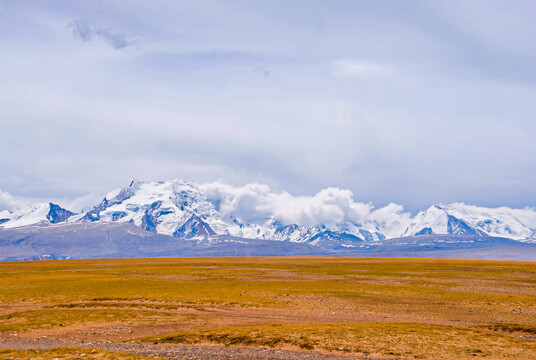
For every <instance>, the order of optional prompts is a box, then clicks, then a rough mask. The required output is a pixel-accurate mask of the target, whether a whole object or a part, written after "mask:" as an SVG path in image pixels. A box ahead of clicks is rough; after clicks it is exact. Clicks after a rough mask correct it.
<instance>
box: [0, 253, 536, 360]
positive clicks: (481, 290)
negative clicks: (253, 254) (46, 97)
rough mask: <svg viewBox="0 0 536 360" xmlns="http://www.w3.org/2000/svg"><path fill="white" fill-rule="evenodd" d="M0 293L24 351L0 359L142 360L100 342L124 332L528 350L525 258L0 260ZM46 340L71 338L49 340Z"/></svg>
mask: <svg viewBox="0 0 536 360" xmlns="http://www.w3.org/2000/svg"><path fill="white" fill-rule="evenodd" d="M0 290H1V291H0V345H1V344H2V342H3V343H5V344H9V347H12V348H13V347H18V345H17V344H19V343H20V344H21V347H20V349H25V350H13V349H11V350H0V359H8V358H12V359H17V358H19V359H26V358H28V359H54V358H58V359H82V358H83V359H147V357H143V356H140V355H136V354H132V353H130V354H127V353H123V354H122V355H121V354H119V353H117V352H115V353H112V352H107V351H104V350H101V349H103V347H99V346H98V344H110V343H111V344H131V342H132V341H134V342H135V343H136V344H138V343H139V344H140V348H143V346H147V347H151V346H153V347H154V346H176V345H175V344H189V346H191V345H194V346H208V345H210V346H220V347H229V349H232V348H234V347H247V348H251V349H254V348H255V349H259V347H263V348H268V349H271V348H274V349H280V350H281V351H289V354H304V353H315V354H320V355H322V354H326V356H327V355H329V356H334V357H335V356H336V357H351V358H352V357H354V358H370V359H467V358H486V359H505V358H506V359H508V358H509V359H536V264H535V263H528V262H525V263H524V262H504V261H480V260H478V261H477V260H436V259H381V258H374V259H370V258H351V259H350V258H191V259H125V260H115V259H114V260H73V261H39V262H5V263H0ZM32 341H33V342H34V343H35V344H37V345H38V346H37V345H36V349H31V346H30V348H29V345H28V344H30V345H31V344H32ZM47 341H50V344H51V345H50V347H55V345H54V344H56V343H55V342H54V341H64V342H69V344H74V345H73V346H80V347H71V348H64V347H62V348H52V349H46V347H47V346H46V344H47ZM88 343H89V344H92V345H93V346H94V347H96V348H93V349H89V348H86V347H85V346H86V345H87V344H88ZM22 344H24V346H22ZM84 344H86V345H84ZM95 344H97V345H95ZM155 344H156V345H155ZM164 344H166V345H164ZM167 344H169V345H167ZM118 346H119V345H118ZM3 347H4V348H5V347H6V346H3ZM37 347H39V348H40V349H37ZM162 348H163V347H162ZM90 350H91V351H92V352H90ZM141 353H143V352H139V354H141ZM82 355H83V356H82ZM230 356H231V355H230ZM296 356H298V355H296ZM163 357H164V356H163ZM164 358H165V357H164ZM175 358H181V357H180V356H177V357H175ZM198 358H199V357H198ZM206 358H207V359H208V358H211V357H210V356H207V357H206ZM222 358H223V357H222ZM235 358H236V357H235ZM259 358H261V357H259ZM267 358H268V357H267Z"/></svg>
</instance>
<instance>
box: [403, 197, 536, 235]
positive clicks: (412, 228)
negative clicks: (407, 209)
mask: <svg viewBox="0 0 536 360" xmlns="http://www.w3.org/2000/svg"><path fill="white" fill-rule="evenodd" d="M516 213H519V214H520V215H524V216H525V217H527V215H526V214H529V216H531V213H532V216H533V217H534V215H533V214H534V211H533V210H531V209H523V210H520V209H510V208H504V207H503V208H497V209H492V208H483V207H477V206H472V205H465V204H460V203H455V204H449V205H434V206H432V207H430V208H428V209H427V210H425V211H421V212H419V213H418V214H417V215H416V216H415V217H414V218H413V220H412V222H411V224H410V225H409V226H408V228H407V229H406V231H405V232H404V233H403V236H413V235H428V234H451V235H480V236H485V235H487V236H498V237H506V238H511V239H514V240H527V239H529V240H531V239H533V238H534V237H535V231H534V229H532V228H531V227H529V226H528V225H527V224H525V223H524V222H523V221H522V220H520V218H518V217H517V216H516Z"/></svg>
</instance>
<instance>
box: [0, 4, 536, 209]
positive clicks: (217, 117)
mask: <svg viewBox="0 0 536 360" xmlns="http://www.w3.org/2000/svg"><path fill="white" fill-rule="evenodd" d="M535 17H536V3H535V2H529V1H485V2H480V1H444V2H443V1H434V2H424V1H408V2H405V1H398V0H397V1H348V0H340V1H339V0H333V1H287V0H285V1H249V0H248V1H188V2H186V1H185V2H182V1H128V2H124V1H98V0H95V1H68V2H67V1H43V0H39V1H19V0H17V1H9V0H7V1H6V0H4V1H0V191H1V192H0V205H1V202H2V201H3V200H2V199H4V200H5V201H11V202H14V201H17V200H16V199H18V198H20V197H22V198H32V199H39V198H43V199H75V198H79V200H77V201H78V202H83V201H86V200H87V201H89V199H92V198H93V197H95V196H97V197H100V196H101V194H103V193H106V192H107V191H109V190H110V189H112V188H116V187H120V186H125V185H128V183H129V182H130V180H131V179H133V178H136V179H140V180H167V179H171V178H181V179H188V180H193V181H196V182H200V183H203V182H212V181H215V180H218V179H222V180H223V181H225V182H226V183H228V184H232V185H236V186H242V185H245V184H248V183H254V182H256V183H261V184H267V185H269V186H270V188H271V189H272V190H273V191H276V192H277V191H283V190H286V191H288V192H289V193H291V194H293V195H312V194H316V193H318V192H319V191H320V190H321V189H324V188H326V187H329V186H336V187H340V188H343V189H349V190H351V192H352V193H353V196H354V197H355V199H356V200H357V201H361V202H372V203H373V204H375V205H377V206H383V205H385V204H387V203H389V202H395V203H398V204H403V205H404V207H405V209H408V210H409V211H412V212H414V211H415V210H418V209H421V208H425V207H428V206H429V205H431V204H434V203H450V202H465V203H468V204H476V205H481V206H499V205H506V206H511V207H525V206H534V205H535V204H536V187H535V184H536V160H535V155H534V154H535V151H536V140H535V138H536V66H534V64H536V40H535V38H534V34H536V23H535V22H534V18H535ZM9 194H11V195H9ZM6 199H7V200H6ZM80 199H81V200H80Z"/></svg>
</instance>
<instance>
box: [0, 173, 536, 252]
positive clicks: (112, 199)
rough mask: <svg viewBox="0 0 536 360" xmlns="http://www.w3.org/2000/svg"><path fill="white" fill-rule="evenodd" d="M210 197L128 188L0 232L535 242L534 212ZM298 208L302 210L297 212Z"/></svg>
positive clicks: (39, 209) (199, 192)
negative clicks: (50, 228) (51, 228)
mask: <svg viewBox="0 0 536 360" xmlns="http://www.w3.org/2000/svg"><path fill="white" fill-rule="evenodd" d="M211 189H212V188H211V187H210V186H205V185H198V184H195V183H193V182H188V181H182V180H171V181H165V182H139V181H133V182H132V183H131V184H130V185H129V186H127V187H124V188H120V189H116V190H114V191H111V192H110V193H108V194H106V196H105V197H104V199H103V200H102V201H101V202H100V203H99V204H97V205H95V206H94V207H92V208H91V209H90V210H89V211H84V212H82V213H80V214H75V213H73V212H71V211H69V210H66V209H63V208H61V207H60V206H58V205H55V204H52V203H43V204H36V205H33V206H31V207H29V208H27V209H21V210H17V211H14V212H8V211H3V212H0V227H3V228H14V227H20V226H25V225H31V224H37V223H45V224H46V223H53V224H56V223H62V222H65V223H84V222H118V223H132V224H134V225H136V226H138V227H140V228H142V229H144V230H147V231H149V232H152V233H157V234H163V235H170V236H173V237H176V238H181V239H205V238H210V237H214V236H216V235H229V236H233V237H240V238H250V239H264V240H280V241H287V242H296V243H304V244H310V245H316V246H319V247H322V248H325V249H352V248H357V247H359V246H361V244H362V243H364V242H371V241H373V242H378V241H382V240H384V239H389V238H397V237H403V236H415V235H417V236H418V235H430V234H450V235H471V236H482V237H484V236H497V237H505V238H510V239H515V240H521V241H533V240H536V231H535V228H536V225H535V224H536V211H534V210H533V209H511V208H506V207H502V208H496V209H492V208H483V207H476V206H470V205H465V204H460V203H456V204H450V205H434V206H432V207H430V208H428V209H427V210H424V211H421V212H419V213H417V215H415V216H413V217H411V216H410V214H409V213H407V212H403V209H402V207H401V206H399V205H395V204H390V205H388V206H386V207H384V208H381V209H378V210H374V209H373V208H372V206H371V205H370V204H368V205H367V204H361V203H355V202H353V199H352V196H353V195H352V194H351V192H349V191H346V190H341V189H336V188H330V189H327V190H326V191H323V192H320V193H319V194H317V195H316V196H315V197H313V198H305V197H299V198H298V197H294V198H293V197H292V196H291V195H290V194H288V193H281V194H275V195H274V193H271V192H270V191H269V188H265V187H263V186H261V185H258V184H256V185H255V186H254V187H252V188H247V189H246V190H244V191H242V190H241V191H235V190H232V189H231V190H232V191H234V192H232V191H231V192H229V194H227V193H226V195H225V196H221V194H219V195H218V194H216V195H215V193H214V191H213V189H212V190H211ZM225 191H227V190H225ZM238 193H240V194H239V195H236V194H238ZM258 198H260V199H261V200H258ZM274 202H276V203H278V204H277V206H278V207H277V209H278V212H275V211H272V210H271V209H272V208H273V206H272V203H274ZM296 204H297V205H296ZM300 206H301V207H307V206H308V208H306V209H305V210H303V211H302V210H301V208H300ZM243 209H245V210H243ZM288 209H291V210H293V209H294V210H293V211H294V212H289V211H287V210H288ZM296 209H297V210H296ZM281 214H282V215H281ZM296 214H297V215H296ZM289 219H297V220H296V222H293V221H292V220H289ZM300 219H302V220H300ZM303 219H305V220H303ZM313 221H314V223H311V222H313Z"/></svg>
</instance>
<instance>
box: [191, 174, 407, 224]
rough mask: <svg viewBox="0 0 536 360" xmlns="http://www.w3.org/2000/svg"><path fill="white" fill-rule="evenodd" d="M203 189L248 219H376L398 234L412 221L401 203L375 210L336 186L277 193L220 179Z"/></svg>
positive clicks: (227, 210) (319, 221)
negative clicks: (302, 193) (309, 191)
mask: <svg viewBox="0 0 536 360" xmlns="http://www.w3.org/2000/svg"><path fill="white" fill-rule="evenodd" d="M199 188H200V190H201V191H203V192H204V193H205V194H206V196H207V198H208V199H209V200H210V201H212V202H214V203H215V204H217V206H218V207H219V210H220V211H221V213H222V214H223V215H224V216H233V217H236V218H238V219H240V220H242V221H247V222H263V221H264V220H265V219H266V218H268V217H273V218H274V219H276V220H278V221H280V222H281V223H283V224H286V225H287V224H298V225H302V226H314V225H318V224H325V225H328V226H329V225H335V224H341V223H344V222H352V223H358V224H362V225H365V228H366V225H367V224H368V223H372V222H375V223H379V224H381V226H382V229H381V231H382V232H386V233H388V234H391V233H393V234H395V233H399V232H400V231H401V230H402V229H403V228H405V226H407V224H408V223H409V221H410V220H411V215H410V213H408V212H404V209H403V207H402V206H401V205H397V204H389V205H387V206H385V207H383V208H380V209H377V210H374V207H373V206H372V205H371V204H370V203H362V202H356V201H355V200H354V194H353V193H352V192H351V191H350V190H347V189H340V188H335V187H330V188H326V189H323V190H321V191H319V192H318V193H316V194H315V195H313V196H294V195H291V194H289V193H288V192H285V191H283V192H274V191H272V190H271V189H270V187H269V186H267V185H262V184H257V183H254V184H247V185H245V186H242V187H235V186H231V185H228V184H225V183H223V182H222V181H217V182H213V183H207V184H201V185H199ZM370 230H372V231H374V230H375V229H370ZM378 230H379V229H378Z"/></svg>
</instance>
